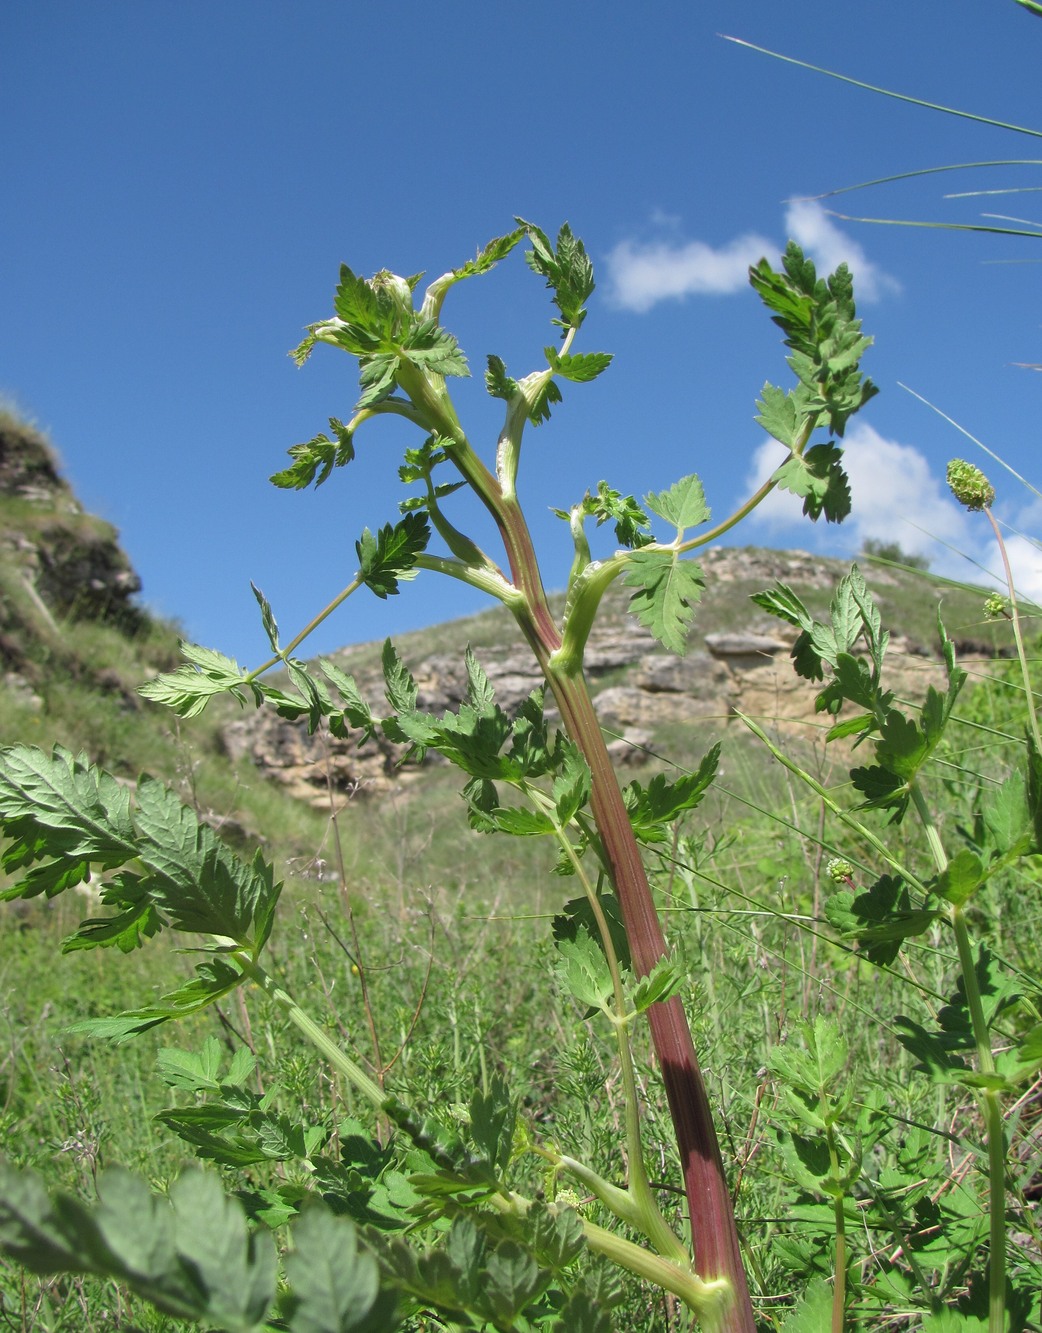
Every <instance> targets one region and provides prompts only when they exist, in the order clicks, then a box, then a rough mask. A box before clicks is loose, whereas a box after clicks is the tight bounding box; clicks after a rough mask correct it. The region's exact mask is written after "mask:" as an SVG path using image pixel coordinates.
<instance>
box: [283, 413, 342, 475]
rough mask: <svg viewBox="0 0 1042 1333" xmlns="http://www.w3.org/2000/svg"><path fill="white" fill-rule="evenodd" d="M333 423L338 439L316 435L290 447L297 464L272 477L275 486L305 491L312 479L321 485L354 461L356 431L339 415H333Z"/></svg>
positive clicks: (290, 454) (294, 461) (330, 422)
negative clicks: (334, 472) (338, 417)
mask: <svg viewBox="0 0 1042 1333" xmlns="http://www.w3.org/2000/svg"><path fill="white" fill-rule="evenodd" d="M329 424H330V427H331V428H332V430H333V434H334V435H335V437H336V438H335V439H330V438H329V436H328V435H324V434H323V435H316V436H315V437H314V438H313V439H311V440H309V441H308V442H307V444H295V445H293V447H292V448H291V449H289V450H287V452H288V454H289V456H290V458H292V459H293V464H292V466H291V467H288V468H284V469H283V470H282V471H281V472H276V473H275V474H274V476H272V477H271V478H270V481H271V482H272V484H273V485H275V486H278V487H280V488H281V489H282V490H295V491H300V490H304V489H305V488H306V487H308V486H310V485H311V484H312V482H314V484H315V486H316V487H318V486H321V485H322V483H323V482H325V481H326V480H328V478H329V476H330V473H331V472H332V471H333V469H334V468H335V467H344V465H345V464H347V463H350V462H351V460H352V459H353V458H354V456H355V447H354V441H353V438H352V432H351V431H349V430H348V428H347V427H346V426H345V425H344V423H343V422H342V421H338V420H337V418H336V417H330V418H329Z"/></svg>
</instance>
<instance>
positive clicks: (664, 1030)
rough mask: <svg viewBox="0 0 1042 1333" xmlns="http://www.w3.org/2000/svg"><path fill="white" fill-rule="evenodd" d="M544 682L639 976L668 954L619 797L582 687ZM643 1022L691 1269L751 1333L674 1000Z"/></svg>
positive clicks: (722, 1188)
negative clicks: (675, 1154)
mask: <svg viewBox="0 0 1042 1333" xmlns="http://www.w3.org/2000/svg"><path fill="white" fill-rule="evenodd" d="M549 679H550V685H551V687H552V688H553V691H554V695H555V697H556V699H557V703H558V707H559V708H560V710H561V717H562V720H563V721H564V724H565V727H566V729H567V731H568V733H569V735H570V736H571V737H572V739H573V740H574V741H575V742H576V744H577V745H578V746H579V748H580V749H581V750H582V752H583V755H584V757H585V759H586V762H587V763H588V764H589V766H590V773H591V776H592V785H591V796H590V806H591V809H592V812H593V817H594V822H595V823H596V825H597V831H598V833H599V834H600V837H601V842H602V846H603V849H604V855H605V859H606V860H607V863H608V867H609V873H610V875H611V878H612V882H613V884H614V887H615V892H616V894H617V896H618V900H619V908H620V910H621V913H622V918H623V922H624V924H625V926H626V934H627V936H628V938H629V944H630V952H631V955H632V958H633V964H634V968H635V970H636V971H637V972H638V974H640V975H643V974H645V973H647V972H650V971H651V969H652V968H653V967H654V966H655V964H656V963H657V962H658V961H659V959H660V958H662V957H664V956H665V954H666V952H667V949H666V941H665V937H664V935H663V933H662V926H661V923H660V921H659V918H658V913H657V912H656V910H655V904H654V901H653V900H652V896H651V889H650V886H649V885H648V879H647V875H646V873H645V870H644V865H643V862H642V860H641V856H640V850H639V848H638V846H637V842H636V839H635V838H634V836H633V829H632V826H631V825H630V821H629V816H628V814H627V812H626V807H625V805H624V803H623V800H622V793H621V791H620V789H619V784H618V782H617V780H616V778H615V771H614V768H613V767H612V763H611V759H610V757H609V755H608V751H607V747H606V746H605V744H604V738H603V736H602V735H601V730H600V724H599V723H598V720H597V715H596V713H595V712H594V708H593V702H592V700H591V699H590V694H589V690H588V689H587V687H586V681H585V679H584V678H583V677H582V676H581V675H578V676H569V677H562V676H558V675H555V674H553V673H551V675H550V678H549ZM648 1020H649V1023H650V1026H651V1035H652V1040H653V1042H654V1045H655V1053H656V1055H657V1056H658V1059H659V1062H660V1064H661V1067H662V1078H663V1082H664V1084H665V1088H666V1096H667V1098H668V1101H669V1109H670V1114H671V1116H672V1119H673V1125H674V1129H675V1130H676V1135H677V1145H678V1147H679V1150H680V1160H681V1165H682V1167H683V1171H684V1186H685V1191H686V1194H687V1199H688V1207H689V1209H690V1214H691V1232H692V1244H693V1247H694V1251H695V1264H696V1267H697V1269H698V1271H699V1273H700V1274H701V1275H702V1277H703V1278H706V1279H712V1278H718V1277H726V1278H727V1279H728V1280H729V1281H730V1282H731V1283H732V1286H733V1291H734V1303H733V1305H732V1308H731V1311H730V1312H729V1315H728V1317H727V1322H726V1323H725V1324H723V1325H721V1327H725V1328H727V1329H728V1330H735V1333H737V1330H743V1331H744V1333H749V1331H751V1330H752V1329H754V1328H755V1321H754V1319H753V1313H752V1304H751V1301H750V1299H749V1289H748V1285H747V1282H746V1278H745V1270H744V1268H743V1266H742V1257H741V1248H740V1245H739V1240H738V1232H737V1228H736V1226H735V1221H734V1210H733V1207H732V1204H731V1196H730V1192H729V1190H728V1188H727V1178H726V1176H725V1174H724V1167H723V1161H722V1158H721V1156H720V1147H719V1143H718V1141H717V1136H716V1130H715V1127H714V1125H713V1118H712V1113H711V1111H710V1109H709V1100H708V1097H707V1096H706V1090H705V1083H704V1081H703V1078H702V1072H701V1069H700V1068H699V1064H698V1059H697V1057H696V1055H695V1048H694V1042H693V1041H692V1038H691V1029H690V1027H689V1026H688V1022H687V1016H686V1014H685V1013H684V1007H683V1005H682V1004H681V1001H680V999H679V997H674V998H673V999H672V1000H669V1001H667V1002H665V1003H663V1004H655V1005H652V1006H651V1008H650V1009H649V1010H648Z"/></svg>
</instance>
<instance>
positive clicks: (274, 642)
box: [250, 581, 280, 653]
mask: <svg viewBox="0 0 1042 1333" xmlns="http://www.w3.org/2000/svg"><path fill="white" fill-rule="evenodd" d="M250 588H251V589H252V590H253V595H254V597H256V599H257V605H258V606H259V607H260V609H261V623H262V624H263V626H264V633H265V634H266V635H267V636H268V642H269V643H270V644H271V651H272V652H273V653H278V652H279V651H280V649H279V626H278V621H277V620H276V619H275V613H274V611H272V609H271V603H270V602H269V601H268V599H267V598H266V597H265V596H264V594H263V593H262V592H261V590H260V588H258V587H257V585H256V584H255V583H253V582H252V581H251V583H250Z"/></svg>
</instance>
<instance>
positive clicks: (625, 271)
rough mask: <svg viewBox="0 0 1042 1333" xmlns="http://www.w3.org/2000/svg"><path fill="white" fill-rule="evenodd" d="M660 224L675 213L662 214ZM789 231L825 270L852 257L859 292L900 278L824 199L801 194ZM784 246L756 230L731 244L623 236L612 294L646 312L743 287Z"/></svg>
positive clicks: (611, 260)
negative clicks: (870, 253) (844, 226)
mask: <svg viewBox="0 0 1042 1333" xmlns="http://www.w3.org/2000/svg"><path fill="white" fill-rule="evenodd" d="M657 221H658V225H660V226H662V225H665V224H666V223H667V222H668V224H669V229H670V230H675V219H672V218H670V219H664V218H661V217H659V218H658V219H657ZM785 228H786V232H787V234H788V235H790V236H792V238H793V239H794V240H795V241H797V242H798V243H799V244H800V245H801V246H802V247H803V249H804V250H805V251H806V252H807V253H808V254H809V255H810V256H811V258H813V260H814V262H815V264H816V265H817V267H818V268H819V270H821V271H822V272H828V273H831V272H832V271H833V269H835V268H836V266H837V265H838V264H840V263H844V262H845V263H846V264H848V265H849V267H850V269H851V270H852V272H853V274H854V281H855V287H856V290H857V294H858V296H860V297H861V298H862V299H864V300H866V301H873V300H877V299H878V298H879V296H880V295H882V294H883V293H884V292H888V291H899V290H900V284H899V283H897V281H896V280H895V279H893V278H891V277H889V275H887V274H885V273H884V272H883V271H882V270H881V269H880V268H879V267H878V266H877V265H875V264H873V263H872V262H871V260H869V259H868V258H867V256H866V255H865V252H864V250H863V249H862V247H861V246H860V245H859V244H858V243H857V241H854V240H851V239H850V237H848V236H846V235H845V234H844V233H843V232H842V231H840V229H839V228H838V227H837V226H836V225H835V223H834V222H833V221H832V219H831V218H830V217H829V216H828V215H827V213H826V212H825V210H824V209H823V208H822V207H821V205H820V204H818V203H815V202H813V201H810V200H800V201H797V202H796V203H793V204H790V205H789V207H788V209H787V211H786V214H785ZM782 248H783V247H782V246H781V245H779V244H778V243H777V242H776V241H769V240H767V239H766V238H765V237H763V236H760V235H758V234H757V233H755V232H746V233H745V234H743V235H741V236H738V237H736V238H735V239H734V240H733V241H728V242H727V243H726V244H725V245H721V246H712V245H708V244H707V243H706V242H705V241H676V240H660V241H649V242H639V241H620V243H619V244H618V245H617V246H616V247H615V248H614V249H613V250H612V251H611V252H610V253H609V254H608V260H607V263H608V281H609V298H610V299H611V300H612V301H613V302H614V304H615V305H618V306H621V307H622V308H623V309H624V310H634V311H636V312H637V313H638V314H643V313H644V312H645V311H648V310H650V309H651V307H652V306H654V305H657V304H658V302H659V301H668V300H679V299H681V298H683V297H685V296H707V295H709V296H721V295H728V294H729V293H731V292H738V291H743V290H744V289H745V288H746V286H747V285H748V282H749V267H750V265H751V264H756V263H759V261H760V260H761V259H762V258H763V257H764V255H771V256H774V257H775V262H777V256H779V255H780V254H781V251H782Z"/></svg>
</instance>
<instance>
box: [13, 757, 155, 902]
mask: <svg viewBox="0 0 1042 1333" xmlns="http://www.w3.org/2000/svg"><path fill="white" fill-rule="evenodd" d="M12 825H14V826H15V827H14V830H13V831H14V832H16V833H20V834H24V833H25V832H26V831H28V830H29V829H31V830H32V836H33V842H34V850H33V852H32V853H31V854H27V850H26V848H25V846H24V844H20V845H19V850H18V853H17V857H16V858H8V857H6V856H5V858H4V864H5V865H6V866H7V867H8V868H14V866H16V865H17V864H19V863H21V864H25V863H26V862H27V861H31V860H38V859H41V858H42V857H44V856H49V857H55V858H61V859H66V860H69V861H76V860H80V861H84V862H95V863H97V864H99V865H102V866H116V865H120V864H122V863H123V862H124V861H127V860H130V859H132V858H133V857H134V856H135V855H136V854H137V847H136V840H135V834H134V826H133V823H132V822H131V818H130V792H129V791H128V789H127V788H126V787H125V786H121V785H120V784H119V783H118V782H117V781H116V780H115V778H113V777H112V776H110V775H109V774H108V773H105V772H104V771H103V770H102V769H99V768H95V767H94V766H93V765H92V764H90V763H89V762H88V760H87V759H86V757H85V756H84V755H78V756H77V755H73V754H72V753H71V752H70V751H68V750H66V749H64V748H63V747H62V746H60V745H56V746H55V747H54V749H53V750H52V752H51V753H50V754H49V755H48V754H45V753H44V752H43V751H42V750H38V749H36V748H35V747H32V746H28V745H13V746H11V747H10V748H8V749H5V750H0V827H3V828H4V829H5V830H11V826H12ZM81 878H82V876H81ZM75 882H79V881H78V880H77V881H75Z"/></svg>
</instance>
